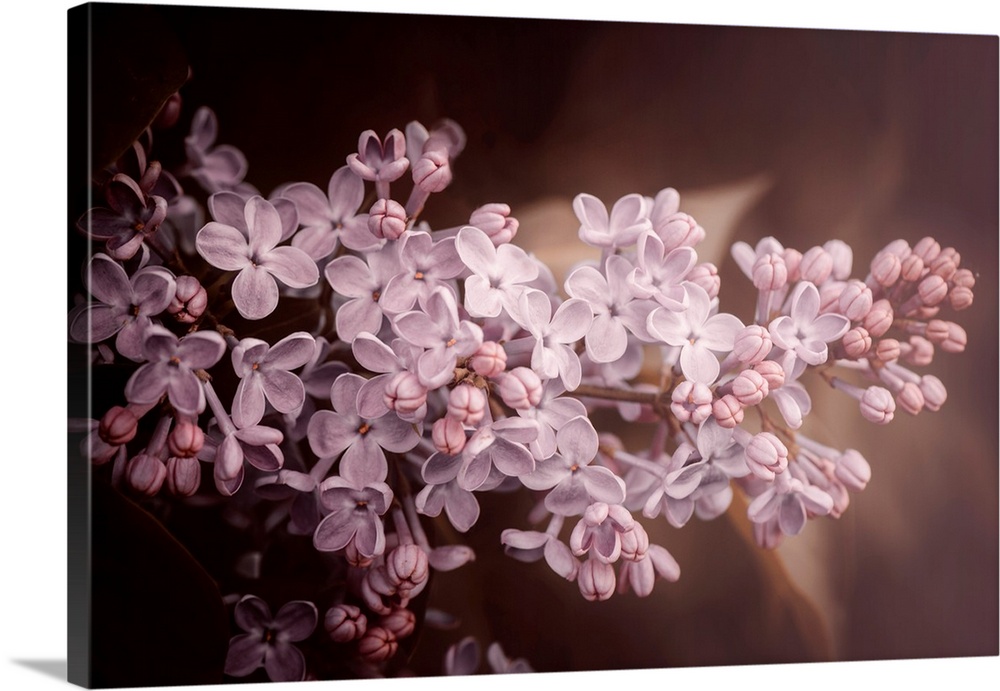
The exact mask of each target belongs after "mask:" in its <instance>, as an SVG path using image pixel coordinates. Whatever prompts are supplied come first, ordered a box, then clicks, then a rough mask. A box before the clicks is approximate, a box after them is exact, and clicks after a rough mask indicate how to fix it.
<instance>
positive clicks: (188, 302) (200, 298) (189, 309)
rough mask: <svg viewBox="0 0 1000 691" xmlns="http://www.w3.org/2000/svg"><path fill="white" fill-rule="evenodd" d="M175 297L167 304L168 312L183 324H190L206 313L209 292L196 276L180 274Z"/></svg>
mask: <svg viewBox="0 0 1000 691" xmlns="http://www.w3.org/2000/svg"><path fill="white" fill-rule="evenodd" d="M176 285H177V288H176V290H175V292H174V298H173V299H172V300H171V301H170V304H169V305H168V306H167V312H169V313H170V314H172V315H174V319H176V320H177V321H179V322H181V323H182V324H190V323H192V322H194V321H196V320H197V319H198V317H200V316H201V315H202V314H204V313H205V308H206V307H208V293H207V292H205V288H204V286H202V285H201V283H200V282H199V281H198V279H197V278H195V277H194V276H178V277H177V283H176Z"/></svg>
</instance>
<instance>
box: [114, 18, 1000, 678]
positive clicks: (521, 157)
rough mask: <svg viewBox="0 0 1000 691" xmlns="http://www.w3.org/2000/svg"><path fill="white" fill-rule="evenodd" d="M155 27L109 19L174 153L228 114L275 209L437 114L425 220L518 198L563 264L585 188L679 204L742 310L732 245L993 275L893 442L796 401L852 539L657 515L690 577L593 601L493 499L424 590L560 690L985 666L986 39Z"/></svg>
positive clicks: (992, 334) (660, 530) (367, 21)
mask: <svg viewBox="0 0 1000 691" xmlns="http://www.w3.org/2000/svg"><path fill="white" fill-rule="evenodd" d="M144 12H148V13H149V14H148V16H145V18H143V19H142V20H141V23H138V24H137V23H136V20H135V17H134V16H131V15H128V16H126V15H125V14H118V13H116V12H114V11H112V12H111V13H110V14H109V15H107V16H105V17H104V20H105V21H107V22H112V23H113V22H121V31H122V32H123V34H122V35H123V36H125V35H135V34H136V33H139V34H140V35H141V37H142V40H143V41H145V42H147V43H148V44H149V45H150V46H156V45H159V44H161V42H162V45H167V44H169V45H171V46H175V47H176V48H177V49H178V50H179V51H180V52H181V53H182V54H183V55H184V56H185V58H186V60H187V62H188V64H189V65H190V67H191V78H190V81H189V82H188V84H187V85H186V86H185V87H184V89H183V91H182V94H183V97H184V104H185V111H186V112H185V115H184V116H183V118H184V119H183V120H182V122H181V125H180V126H179V128H178V130H179V132H178V133H177V135H176V136H183V134H184V132H185V131H186V124H187V122H188V121H189V119H190V116H191V113H193V111H194V109H195V108H196V107H198V106H201V105H208V106H211V107H212V108H213V109H214V110H215V111H216V113H217V114H218V117H219V122H220V133H219V140H218V141H219V142H220V143H227V144H232V145H235V146H237V147H238V148H240V149H241V150H242V151H243V152H244V153H245V154H246V155H247V158H248V160H249V162H250V169H249V174H248V176H247V180H248V181H249V182H251V183H253V184H254V185H256V186H257V187H258V188H259V189H260V190H261V191H262V192H263V193H264V194H265V195H266V194H267V193H268V192H269V191H270V190H271V189H273V188H274V187H276V186H277V185H279V184H281V183H284V182H289V181H299V180H306V181H310V182H313V183H316V184H318V185H319V186H320V187H321V188H324V189H325V187H326V182H327V180H328V179H329V177H330V174H331V173H332V172H333V171H334V170H335V169H336V168H338V167H339V166H341V165H343V163H344V158H345V156H346V155H347V154H348V153H350V152H352V151H354V150H356V146H357V137H358V135H359V134H360V132H361V131H363V130H365V129H369V128H371V129H374V130H376V131H377V132H378V133H379V134H380V135H381V134H383V133H385V132H386V131H388V130H389V129H390V128H393V127H398V128H400V129H402V128H403V127H404V126H405V125H406V123H407V122H409V121H410V120H414V119H416V120H420V121H421V122H423V123H424V124H427V125H430V124H431V123H432V122H433V121H435V120H436V119H438V118H441V117H450V118H453V119H454V120H456V121H457V122H459V123H460V124H461V125H462V127H463V128H465V131H466V133H467V135H468V144H467V146H466V149H465V151H464V152H463V153H462V155H461V156H460V157H459V158H458V160H457V162H456V163H455V165H454V172H455V181H454V183H453V184H452V185H451V187H449V188H448V189H447V190H446V191H445V192H444V193H442V194H440V195H434V196H433V197H432V198H431V200H430V203H429V204H428V206H427V209H426V214H425V217H426V219H427V220H428V221H429V222H430V223H431V224H432V226H434V227H446V226H453V225H458V224H460V223H463V222H465V220H466V219H467V218H468V216H469V213H470V212H471V211H472V210H473V209H474V208H475V207H477V206H479V205H481V204H484V203H487V202H499V201H502V202H506V203H508V204H510V206H511V207H512V209H513V215H515V216H516V217H517V218H518V219H519V220H520V222H521V226H520V231H519V234H518V236H517V240H516V241H517V242H518V243H519V244H521V245H523V246H525V247H526V248H531V249H533V250H535V251H536V252H537V253H538V254H539V255H540V256H542V257H543V258H545V259H546V260H547V261H550V262H551V263H552V264H553V265H554V268H555V269H556V271H557V273H558V272H560V271H564V270H565V268H566V267H567V266H568V265H569V264H571V263H572V262H573V261H576V260H577V259H579V258H582V257H583V256H585V254H586V253H585V252H583V251H582V250H581V248H580V247H579V243H578V241H577V240H576V230H577V227H578V222H577V221H576V219H575V217H574V215H573V213H572V209H571V202H572V199H573V197H574V196H575V195H576V194H577V193H579V192H589V193H591V194H594V195H597V196H598V197H600V198H601V199H603V200H604V201H605V202H606V203H607V204H608V205H609V206H610V205H611V204H612V203H613V202H614V201H615V200H616V199H618V198H619V197H621V196H623V195H625V194H628V193H631V192H640V193H643V194H646V195H653V194H655V193H656V192H657V191H659V190H660V189H662V188H664V187H668V186H669V187H675V188H677V189H678V190H679V191H680V193H681V210H682V211H687V212H688V213H691V214H692V215H694V216H695V218H697V219H698V220H699V222H700V223H701V225H703V226H704V227H705V228H706V230H707V232H708V236H709V239H708V240H707V241H706V243H705V244H704V245H703V246H701V247H699V248H698V250H699V256H700V257H701V259H702V260H709V261H714V262H715V263H716V264H717V265H718V266H719V269H720V274H721V276H722V291H721V294H720V297H721V300H722V307H723V309H725V310H727V311H730V312H733V313H735V314H736V315H738V316H741V317H742V318H744V321H748V320H749V315H750V314H751V313H752V305H753V299H754V295H753V293H752V289H751V287H750V285H749V283H748V282H747V281H746V280H745V279H744V278H743V276H742V275H741V274H740V272H739V270H738V269H737V268H736V267H735V264H734V263H733V262H732V260H731V259H730V257H729V255H728V251H727V248H728V245H729V244H730V243H731V242H733V241H735V240H744V241H747V242H750V243H751V244H753V243H754V242H756V240H757V239H758V238H760V237H763V236H765V235H774V236H775V237H777V238H778V239H779V240H780V241H781V242H782V243H784V244H785V245H786V246H792V247H795V248H797V249H799V250H801V251H805V250H806V249H808V248H809V247H811V246H813V245H815V244H822V243H823V242H824V241H826V240H827V239H831V238H840V239H842V240H845V241H846V242H848V243H849V244H850V245H851V246H852V247H853V249H854V256H855V270H854V275H855V276H860V277H863V276H864V275H865V274H866V273H867V265H868V262H869V260H870V258H871V257H872V256H873V254H874V253H875V252H876V251H877V250H878V249H879V248H881V247H882V246H884V245H885V244H886V243H888V242H889V241H891V240H893V239H895V238H905V239H906V240H908V241H909V242H910V243H911V244H912V243H914V242H916V241H917V240H919V239H920V238H922V237H924V236H926V235H933V236H934V237H935V238H936V239H937V240H938V241H939V242H940V243H941V245H942V246H953V247H955V248H956V249H957V250H958V251H959V252H960V253H961V257H962V266H963V267H966V268H969V269H971V270H972V271H973V272H974V273H976V274H977V284H976V288H975V296H976V298H975V304H974V305H973V306H972V307H971V308H970V309H969V310H967V311H965V312H962V313H957V314H955V315H954V319H955V321H957V322H959V323H960V324H962V325H963V326H964V327H965V328H966V330H967V331H968V336H969V346H968V348H967V350H966V352H965V353H964V354H962V355H947V354H939V355H938V356H937V357H936V359H935V362H934V364H933V365H932V367H931V369H930V371H931V372H933V373H934V374H935V375H937V376H938V377H939V378H940V379H941V380H942V381H943V382H944V383H945V384H946V386H947V387H948V391H949V400H948V402H947V404H946V405H945V406H944V408H943V409H942V410H941V411H940V412H938V413H928V412H924V413H922V414H921V415H920V416H918V417H910V416H908V415H906V414H905V413H902V412H898V413H897V415H896V419H895V420H894V421H893V423H892V424H891V425H890V426H888V427H887V428H883V427H880V428H877V429H876V428H874V426H872V425H869V424H867V423H865V422H864V421H863V419H862V418H861V417H860V415H859V414H858V413H857V409H856V405H855V404H854V403H853V401H852V400H850V399H847V398H846V397H844V396H840V395H833V394H832V392H829V391H826V390H823V388H822V385H821V384H822V383H821V382H820V381H818V380H816V381H813V382H807V386H810V390H811V391H812V392H813V398H814V412H813V414H812V415H810V417H809V418H808V421H807V423H806V424H807V429H808V430H809V431H810V433H811V434H812V435H813V436H815V437H816V438H818V439H820V440H821V441H824V442H826V443H829V444H830V445H832V446H836V447H840V448H844V447H853V448H856V449H858V450H860V451H861V452H862V453H863V454H864V455H865V456H866V457H867V458H868V460H869V462H870V463H871V466H872V469H873V478H872V481H871V483H870V484H869V486H868V489H867V490H866V491H865V492H864V493H862V494H860V495H854V496H852V502H851V506H850V508H849V509H848V510H847V512H846V514H845V515H844V516H843V517H842V518H841V519H840V520H837V521H834V520H829V519H819V520H815V521H812V522H810V524H809V525H808V526H807V528H806V530H805V531H804V532H803V534H802V535H800V536H798V537H797V538H795V539H793V540H790V541H788V542H787V543H786V545H785V546H783V547H781V548H780V549H779V550H778V551H777V552H776V553H774V552H765V551H763V550H760V549H758V548H757V547H756V546H754V545H753V544H752V542H751V540H749V538H748V534H749V528H748V523H747V520H746V518H745V515H742V514H741V507H740V506H734V509H733V510H732V511H731V512H730V514H729V515H727V516H725V517H722V518H720V519H718V520H716V521H714V522H711V523H700V522H697V521H692V523H690V524H689V525H688V526H686V527H685V528H684V529H683V530H679V531H678V530H673V529H672V528H670V527H669V526H667V525H666V523H665V522H664V521H660V522H659V523H656V524H652V525H651V524H648V523H647V526H648V527H649V528H650V530H651V536H654V540H656V541H658V542H660V543H662V544H664V545H665V546H666V547H668V549H670V550H671V552H672V553H673V554H674V556H675V557H676V558H677V559H678V561H679V562H680V564H681V570H682V576H681V580H680V581H679V582H678V583H676V584H667V583H664V582H659V583H658V584H657V587H656V589H655V590H654V593H653V595H652V597H651V598H649V599H648V600H639V599H637V598H635V597H634V596H631V595H628V596H624V597H615V598H613V599H612V600H611V601H610V602H607V603H600V604H589V603H586V602H584V601H583V600H582V598H580V597H579V594H578V593H577V591H576V587H575V585H570V584H566V583H564V582H560V581H559V579H558V578H556V577H554V576H552V575H551V574H550V573H548V572H547V571H546V569H545V568H544V566H542V565H538V564H535V565H525V564H521V563H519V562H515V561H513V560H510V559H508V558H506V557H503V555H502V554H499V549H498V546H499V539H498V535H499V532H500V530H502V529H503V528H506V527H519V528H527V527H528V526H527V522H526V518H525V516H526V512H527V510H528V508H529V507H528V506H527V505H524V506H512V505H511V502H510V498H509V497H499V498H498V497H483V516H484V518H483V520H481V523H480V525H477V526H476V528H475V529H474V530H473V531H472V532H471V533H470V534H469V536H468V540H469V541H470V543H471V544H474V545H475V546H477V554H478V555H479V559H478V561H477V562H476V563H475V564H474V565H472V566H471V567H469V568H468V569H467V570H460V571H458V572H455V573H453V574H447V575H446V577H442V578H440V579H439V581H438V582H437V583H436V584H435V589H434V590H433V591H432V592H431V600H430V602H431V606H437V607H441V608H447V609H450V611H452V612H453V613H454V614H456V615H458V616H459V617H460V618H462V620H463V622H464V626H465V629H464V630H463V632H462V634H461V635H464V633H466V632H467V633H476V634H477V635H479V637H480V640H481V641H483V642H484V643H488V642H489V641H492V640H499V641H500V642H501V643H502V644H503V646H504V649H505V650H506V651H507V653H508V654H510V655H511V656H514V657H526V658H527V659H528V660H529V661H530V662H531V663H532V665H533V666H534V667H535V668H536V669H538V670H553V671H554V670H566V669H604V668H627V667H663V666H674V665H704V664H713V665H714V664H737V663H743V664H746V663H761V662H794V661H808V660H830V659H835V660H860V659H884V658H914V657H961V656H978V655H996V654H997V653H998V581H1000V577H998V530H997V529H998V448H997V447H998V444H997V439H998V427H997V420H998V410H997V393H996V391H997V389H994V385H995V384H996V382H997V363H998V358H997V352H998V349H997V307H998V306H997V285H996V281H997V266H998V259H997V257H998V216H997V209H998V175H997V171H998V156H997V151H998V119H997V101H998V86H997V85H998V69H997V64H998V43H997V37H996V36H992V37H988V36H960V35H930V34H904V33H875V32H859V31H818V30H793V29H757V28H727V27H708V26H678V25H656V24H630V23H602V22H582V21H565V20H561V21H553V20H522V19H478V18H465V17H421V16H404V15H366V14H350V13H317V12H306V11H274V10H237V9H210V8H184V7H170V8H167V7H164V8H154V9H148V10H144ZM140 27H141V29H140ZM165 136H166V141H167V144H169V135H165ZM167 144H164V147H166V146H167ZM158 146H159V145H158ZM161 150H166V148H164V149H161ZM946 318H948V317H946ZM514 503H516V502H514ZM654 526H655V527H654ZM444 593H448V596H449V598H451V599H450V600H446V599H444V598H443V597H441V595H442V594H444ZM456 603H462V604H460V605H459V604H456ZM456 609H458V611H454V610H456ZM461 635H460V634H459V633H457V632H435V631H430V630H428V631H426V632H425V633H424V635H423V638H422V639H421V641H420V644H419V647H418V651H417V652H418V654H415V655H414V657H413V658H412V660H411V662H410V666H411V668H412V669H414V670H415V671H418V672H422V673H431V674H434V673H438V672H439V671H440V660H441V656H440V655H441V653H443V650H444V649H445V647H447V645H450V644H451V643H454V642H456V641H457V640H458V639H459V638H460V637H461Z"/></svg>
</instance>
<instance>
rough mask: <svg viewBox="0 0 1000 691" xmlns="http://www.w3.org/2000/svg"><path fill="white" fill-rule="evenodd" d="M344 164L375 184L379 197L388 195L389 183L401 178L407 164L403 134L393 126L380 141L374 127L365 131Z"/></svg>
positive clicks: (408, 163) (407, 166) (408, 164)
mask: <svg viewBox="0 0 1000 691" xmlns="http://www.w3.org/2000/svg"><path fill="white" fill-rule="evenodd" d="M347 165H348V166H349V167H350V169H351V171H352V172H353V173H354V174H355V175H357V176H358V177H359V178H361V179H362V180H368V181H370V182H374V183H375V191H376V194H378V196H379V198H380V199H385V198H388V196H389V183H390V182H393V181H395V180H398V179H399V178H400V177H402V175H403V173H405V172H406V169H407V168H409V167H410V161H409V160H407V159H406V137H404V136H403V133H402V132H400V131H399V130H397V129H392V130H389V132H387V133H386V135H385V138H384V139H383V140H379V138H378V135H377V134H376V133H375V131H374V130H365V131H364V132H362V133H361V136H360V137H358V152H357V153H354V154H351V155H349V156H348V157H347ZM331 196H332V195H331ZM355 208H357V207H355Z"/></svg>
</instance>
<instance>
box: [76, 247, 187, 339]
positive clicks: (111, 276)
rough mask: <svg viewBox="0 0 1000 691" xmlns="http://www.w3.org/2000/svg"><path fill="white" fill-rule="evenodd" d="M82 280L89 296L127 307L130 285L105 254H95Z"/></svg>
mask: <svg viewBox="0 0 1000 691" xmlns="http://www.w3.org/2000/svg"><path fill="white" fill-rule="evenodd" d="M84 278H85V279H86V281H87V289H88V290H89V291H90V294H91V295H93V296H94V297H95V298H97V299H98V300H100V301H101V302H103V303H104V304H106V305H112V306H128V304H129V302H130V299H131V296H132V285H131V283H130V282H129V279H128V274H127V273H125V269H123V268H122V266H121V265H120V264H119V263H118V262H116V261H114V260H113V259H111V257H109V256H107V255H106V254H95V255H94V258H93V259H92V260H91V261H90V266H89V271H88V272H87V275H86V276H84ZM171 297H172V296H171ZM168 302H169V298H168ZM105 338H106V337H105ZM98 340H103V339H98Z"/></svg>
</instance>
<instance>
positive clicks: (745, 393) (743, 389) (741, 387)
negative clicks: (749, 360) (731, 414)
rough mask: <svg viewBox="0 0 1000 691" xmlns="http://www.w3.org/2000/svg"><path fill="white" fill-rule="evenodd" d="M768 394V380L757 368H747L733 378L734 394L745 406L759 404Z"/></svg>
mask: <svg viewBox="0 0 1000 691" xmlns="http://www.w3.org/2000/svg"><path fill="white" fill-rule="evenodd" d="M767 394H768V385H767V380H766V379H764V376H763V375H762V374H761V373H760V372H758V371H757V370H754V369H745V370H743V371H742V372H740V373H739V374H738V375H737V376H736V378H735V379H734V380H733V396H735V397H736V400H738V401H739V402H740V403H741V404H743V405H744V406H745V407H750V406H754V405H759V404H760V402H761V401H763V400H764V399H765V398H767Z"/></svg>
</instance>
